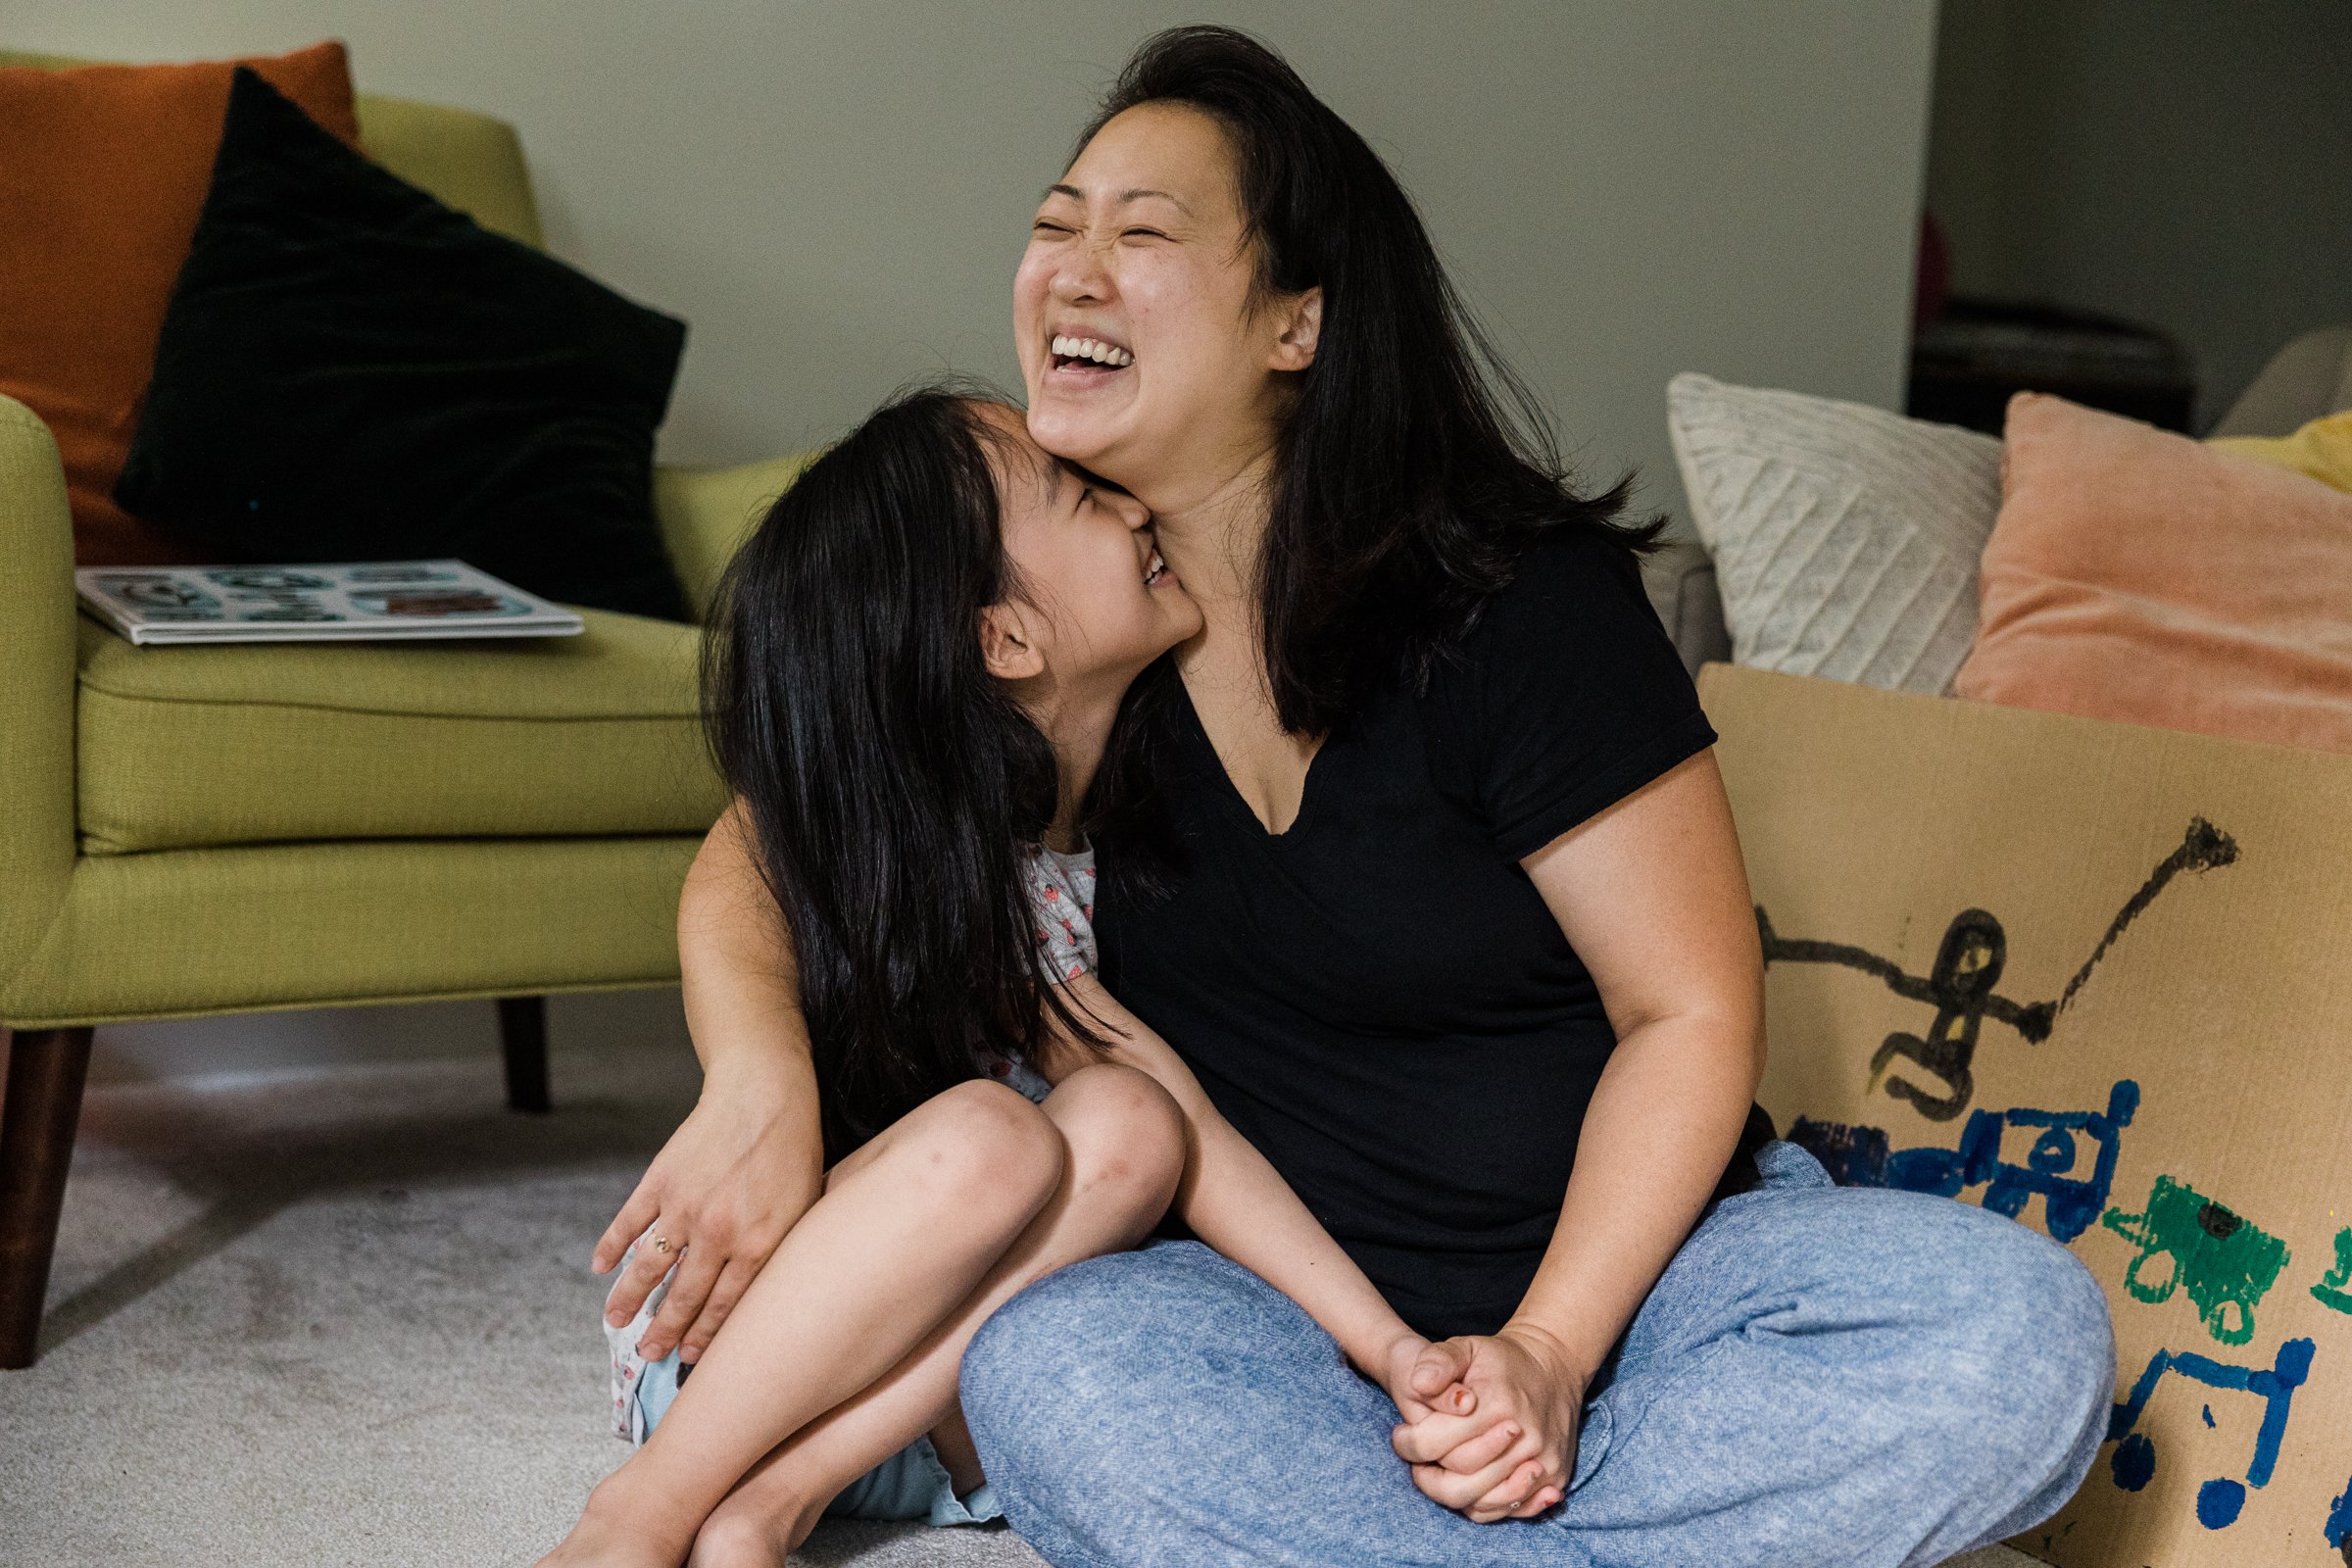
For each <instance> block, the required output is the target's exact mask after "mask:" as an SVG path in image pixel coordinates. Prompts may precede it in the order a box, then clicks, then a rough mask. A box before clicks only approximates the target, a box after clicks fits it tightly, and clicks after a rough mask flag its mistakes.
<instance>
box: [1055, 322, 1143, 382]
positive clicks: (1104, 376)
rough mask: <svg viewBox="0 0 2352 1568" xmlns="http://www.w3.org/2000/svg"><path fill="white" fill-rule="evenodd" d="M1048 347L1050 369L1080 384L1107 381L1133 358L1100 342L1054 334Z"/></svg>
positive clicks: (1111, 345) (1104, 342)
mask: <svg viewBox="0 0 2352 1568" xmlns="http://www.w3.org/2000/svg"><path fill="white" fill-rule="evenodd" d="M1050 347H1051V349H1052V351H1053V356H1054V359H1053V366H1054V369H1055V370H1057V371H1059V372H1061V373H1062V374H1064V375H1066V376H1070V377H1072V378H1074V379H1077V380H1080V381H1107V380H1109V379H1110V378H1111V377H1112V376H1115V375H1117V374H1118V373H1119V372H1120V371H1121V370H1124V369H1126V368H1128V367H1129V366H1131V365H1133V364H1134V363H1135V356H1134V355H1133V354H1131V353H1129V352H1128V351H1127V350H1126V349H1123V348H1121V347H1120V346H1119V345H1118V344H1116V343H1111V342H1108V341H1105V340H1104V339H1103V338H1097V337H1074V336H1069V335H1066V334H1064V333H1060V332H1056V333H1054V341H1053V343H1052V344H1051V345H1050Z"/></svg>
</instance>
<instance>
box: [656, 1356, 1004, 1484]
mask: <svg viewBox="0 0 2352 1568" xmlns="http://www.w3.org/2000/svg"><path fill="white" fill-rule="evenodd" d="M680 1365H681V1363H680V1362H679V1360H678V1352H677V1351H675V1350H672V1351H670V1352H669V1353H668V1354H667V1355H665V1356H663V1357H662V1359H661V1360H659V1361H648V1362H647V1363H646V1364H645V1374H644V1376H643V1377H642V1378H640V1379H639V1380H638V1382H637V1402H638V1408H639V1410H640V1411H641V1412H642V1415H643V1418H644V1423H645V1425H644V1430H645V1431H646V1432H648V1433H651V1432H652V1431H653V1430H654V1426H655V1424H656V1423H657V1422H659V1421H660V1420H661V1419H662V1412H663V1411H665V1410H667V1409H668V1408H669V1401H670V1400H672V1399H674V1398H676V1397H677V1395H678V1383H679V1381H680V1375H679V1368H680ZM693 1370H694V1369H693V1368H692V1367H687V1368H686V1369H685V1375H686V1376H688V1377H691V1376H692V1375H693ZM1004 1512H1005V1510H1004V1509H1003V1508H1002V1507H1000V1506H998V1504H997V1495H996V1493H995V1492H993V1491H991V1490H990V1488H989V1485H988V1483H987V1482H985V1481H983V1482H982V1483H980V1485H979V1486H978V1487H976V1488H974V1489H973V1490H972V1491H970V1492H968V1493H966V1494H965V1495H962V1496H960V1497H958V1496H957V1495H956V1484H955V1482H953V1481H952V1480H950V1479H949V1477H948V1467H947V1466H946V1465H944V1464H941V1463H940V1462H939V1455H938V1454H937V1453H935V1452H934V1451H932V1447H931V1440H930V1439H929V1438H917V1439H915V1440H914V1441H913V1442H912V1443H909V1444H908V1445H907V1446H905V1447H904V1448H901V1449H900V1450H899V1451H898V1452H896V1453H894V1454H892V1455H891V1456H890V1457H889V1458H887V1459H885V1460H883V1461H882V1462H881V1463H880V1464H878V1465H876V1466H874V1467H873V1468H872V1469H871V1470H868V1471H867V1472H866V1473H865V1474H863V1475H861V1476H859V1477H858V1479H857V1480H855V1481H853V1482H851V1483H850V1484H849V1487H848V1488H847V1489H846V1490H845V1491H844V1492H843V1493H842V1494H841V1495H840V1496H838V1497H835V1498H834V1499H833V1501H832V1502H831V1504H830V1505H828V1506H827V1507H826V1509H825V1517H826V1518H828V1519H892V1520H919V1521H921V1522H922V1523H924V1524H932V1525H978V1524H986V1523H987V1522H988V1521H989V1520H991V1519H995V1518H999V1517H1001V1516H1002V1515H1003V1514H1004Z"/></svg>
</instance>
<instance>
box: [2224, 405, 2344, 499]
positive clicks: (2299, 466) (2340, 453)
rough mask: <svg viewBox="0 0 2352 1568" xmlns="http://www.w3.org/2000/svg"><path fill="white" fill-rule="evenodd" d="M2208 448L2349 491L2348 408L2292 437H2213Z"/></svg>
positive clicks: (2317, 419)
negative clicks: (2299, 474) (2305, 474)
mask: <svg viewBox="0 0 2352 1568" xmlns="http://www.w3.org/2000/svg"><path fill="white" fill-rule="evenodd" d="M2206 445H2208V446H2215V447H2219V448H2221V449H2222V450H2223V451H2224V452H2234V453H2236V454H2237V455H2238V456H2239V457H2241V458H2253V459H2255V460H2257V461H2259V462H2262V463H2276V464H2278V466H2280V467H2282V468H2292V469H2294V470H2295V471H2296V472H2297V473H2307V474H2309V475H2311V476H2312V477H2313V478H2314V479H2317V480H2319V481H2320V483H2322V484H2324V485H2326V486H2327V487H2328V488H2329V489H2331V490H2343V491H2347V492H2352V409H2347V410H2346V411H2345V412H2343V413H2341V414H2327V415H2323V416H2321V417H2319V418H2316V419H2313V420H2310V421H2309V422H2308V423H2306V424H2305V425H2304V426H2303V427H2302V428H2301V429H2299V430H2297V431H2296V432H2295V433H2294V434H2292V435H2285V436H2258V435H2225V436H2213V437H2211V438H2209V439H2208V440H2207V442H2206Z"/></svg>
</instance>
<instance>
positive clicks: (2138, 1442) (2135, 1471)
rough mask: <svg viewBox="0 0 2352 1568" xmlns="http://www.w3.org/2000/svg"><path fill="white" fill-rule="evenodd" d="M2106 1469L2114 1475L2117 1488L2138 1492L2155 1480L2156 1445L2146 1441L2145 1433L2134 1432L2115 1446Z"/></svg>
mask: <svg viewBox="0 0 2352 1568" xmlns="http://www.w3.org/2000/svg"><path fill="white" fill-rule="evenodd" d="M2108 1468H2109V1469H2110V1470H2112V1471H2113V1472H2114V1473H2115V1484H2116V1485H2117V1486H2119V1487H2121V1488H2123V1489H2124V1490H2125V1491H2126V1492H2138V1491H2140V1490H2141V1489H2142V1488H2144V1487H2145V1486H2147V1484H2148V1483H2149V1482H2150V1481H2153V1480H2154V1479H2155V1478H2156V1445H2154V1444H2153V1443H2150V1442H2149V1441H2148V1435H2147V1434H2146V1433H2145V1432H2134V1433H2132V1434H2131V1436H2130V1437H2127V1438H2126V1439H2124V1441H2123V1442H2121V1443H2119V1444H2117V1445H2116V1446H2115V1457H2114V1459H2112V1460H2111V1461H2109V1464H2108Z"/></svg>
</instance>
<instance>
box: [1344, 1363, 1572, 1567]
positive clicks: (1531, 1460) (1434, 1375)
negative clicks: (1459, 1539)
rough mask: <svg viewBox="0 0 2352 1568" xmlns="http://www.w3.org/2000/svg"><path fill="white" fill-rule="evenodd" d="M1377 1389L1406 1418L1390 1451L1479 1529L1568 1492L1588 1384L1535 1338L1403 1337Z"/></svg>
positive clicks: (1524, 1515)
mask: <svg viewBox="0 0 2352 1568" xmlns="http://www.w3.org/2000/svg"><path fill="white" fill-rule="evenodd" d="M1375 1381H1376V1382H1378V1383H1379V1384H1380V1385H1381V1387H1382V1388H1384V1389H1385V1390H1387V1391H1388V1395H1389V1397H1390V1398H1392V1399H1394V1400H1396V1402H1397V1414H1399V1415H1401V1416H1402V1417H1403V1418H1404V1419H1403V1421H1402V1422H1401V1423H1400V1424H1399V1425H1398V1426H1397V1429H1396V1431H1395V1432H1394V1433H1392V1434H1391V1436H1390V1440H1389V1441H1390V1446H1393V1447H1394V1448H1395V1449H1396V1450H1397V1457H1398V1458H1400V1459H1402V1460H1404V1461H1405V1462H1406V1463H1407V1464H1409V1465H1411V1466H1412V1472H1413V1485H1415V1486H1417V1487H1419V1488H1420V1489H1421V1491H1422V1492H1423V1493H1425V1494H1426V1495H1429V1496H1430V1497H1431V1498H1432V1499H1434V1500H1435V1501H1437V1502H1439V1503H1442V1504H1444V1505H1445V1506H1446V1507H1448V1508H1451V1509H1452V1510H1454V1512H1456V1513H1459V1514H1461V1515H1462V1516H1463V1517H1464V1518H1466V1519H1469V1520H1470V1521H1471V1522H1472V1523H1474V1524H1482V1525H1484V1524H1494V1523H1495V1522H1496V1521H1498V1520H1502V1519H1530V1518H1533V1517H1535V1516H1536V1515H1537V1514H1539V1513H1542V1512H1543V1511H1544V1509H1546V1508H1548V1507H1550V1506H1551V1505H1552V1504H1553V1503H1556V1502H1558V1501H1559V1500H1560V1499H1561V1498H1562V1497H1564V1496H1566V1495H1568V1478H1569V1476H1570V1475H1571V1474H1572V1473H1573V1472H1574V1470H1575V1467H1576V1440H1577V1422H1578V1419H1579V1417H1580V1416H1581V1415H1582V1413H1583V1410H1584V1401H1585V1387H1586V1384H1587V1383H1588V1381H1589V1378H1588V1376H1587V1374H1586V1373H1585V1372H1584V1371H1582V1370H1580V1369H1579V1368H1578V1367H1577V1366H1576V1364H1575V1362H1574V1359H1573V1358H1572V1357H1571V1356H1570V1354H1569V1353H1568V1351H1567V1349H1566V1348H1564V1347H1563V1346H1562V1345H1561V1344H1560V1343H1559V1342H1558V1341H1557V1340H1555V1339H1553V1338H1552V1337H1551V1336H1549V1335H1547V1334H1545V1333H1544V1332H1543V1331H1542V1330H1540V1329H1535V1328H1532V1327H1528V1326H1524V1325H1520V1324H1506V1325H1505V1326H1504V1327H1503V1328H1502V1329H1501V1330H1500V1331H1498V1332H1497V1333H1495V1334H1492V1335H1484V1334H1475V1335H1462V1336H1460V1337H1457V1338H1455V1339H1450V1340H1440V1341H1437V1342H1435V1343H1433V1342H1431V1341H1429V1340H1425V1339H1423V1338H1421V1337H1420V1336H1419V1335H1417V1334H1408V1335H1405V1336H1403V1337H1401V1338H1399V1339H1398V1340H1397V1341H1396V1342H1395V1343H1394V1344H1393V1345H1391V1346H1390V1348H1389V1350H1388V1353H1387V1356H1386V1358H1385V1361H1384V1364H1383V1365H1382V1367H1381V1368H1380V1369H1379V1373H1378V1375H1377V1377H1376V1378H1375Z"/></svg>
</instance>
